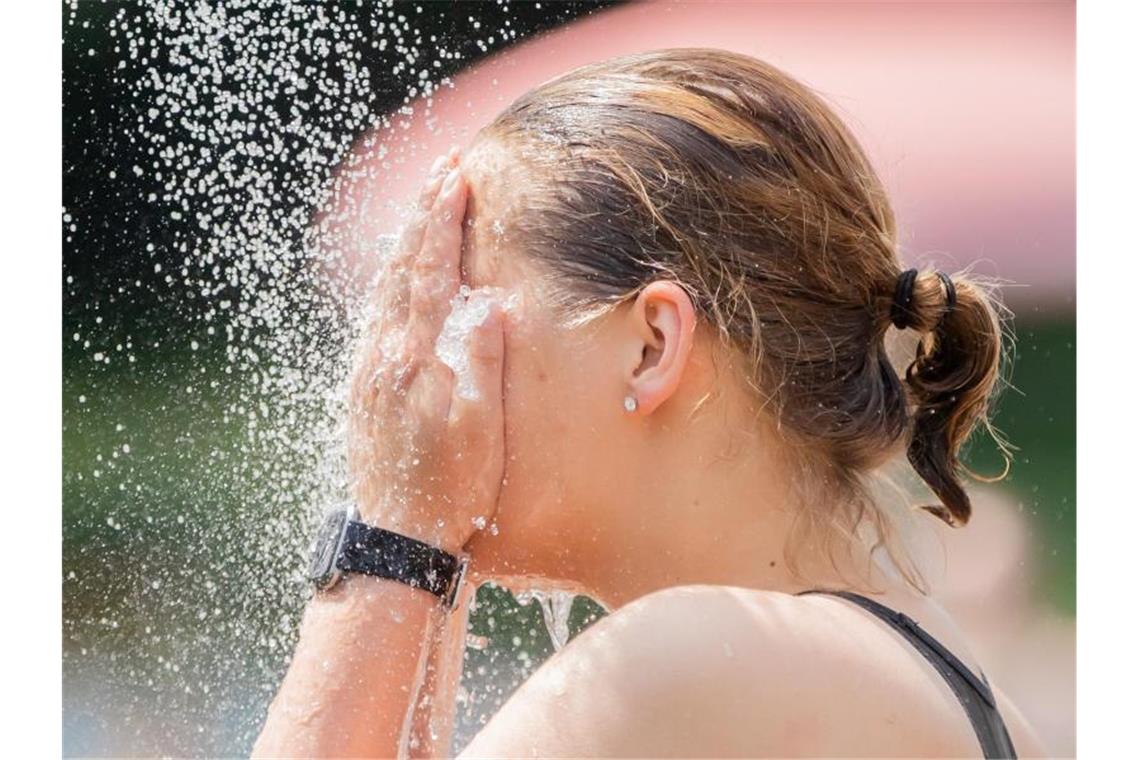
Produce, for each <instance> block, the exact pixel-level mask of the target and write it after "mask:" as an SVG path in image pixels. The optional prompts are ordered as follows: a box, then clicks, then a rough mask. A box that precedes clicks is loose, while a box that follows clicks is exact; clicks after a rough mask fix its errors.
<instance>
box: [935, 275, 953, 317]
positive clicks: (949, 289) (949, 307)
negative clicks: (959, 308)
mask: <svg viewBox="0 0 1140 760" xmlns="http://www.w3.org/2000/svg"><path fill="white" fill-rule="evenodd" d="M935 274H937V275H938V279H940V280H942V285H943V286H944V287H945V288H946V311H947V313H949V312H951V311H953V310H954V306H955V304H957V303H958V291H957V290H955V289H954V281H953V280H951V279H950V275H948V274H946V273H945V272H943V271H938V272H935Z"/></svg>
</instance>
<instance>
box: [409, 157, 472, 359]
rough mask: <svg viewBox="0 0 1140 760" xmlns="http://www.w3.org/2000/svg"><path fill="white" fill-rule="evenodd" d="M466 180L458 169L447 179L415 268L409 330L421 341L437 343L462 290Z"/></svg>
mask: <svg viewBox="0 0 1140 760" xmlns="http://www.w3.org/2000/svg"><path fill="white" fill-rule="evenodd" d="M466 211H467V183H466V181H465V180H464V179H463V176H462V174H460V173H459V171H458V170H457V169H453V170H452V171H451V172H450V173H449V174H448V177H447V180H445V181H444V183H443V187H442V188H441V189H440V191H439V195H438V196H437V197H436V199H435V205H434V206H433V207H432V211H431V218H430V220H429V221H428V227H427V230H426V232H425V234H424V243H423V247H422V248H421V249H420V254H419V256H417V257H416V260H415V263H414V265H413V267H412V283H411V313H410V315H409V320H408V329H409V330H410V331H411V333H412V334H413V335H415V336H416V339H417V341H418V342H419V343H421V344H423V345H427V346H431V345H434V343H435V339H436V337H437V336H438V335H439V330H440V327H442V325H443V320H444V319H445V318H446V317H447V314H448V312H449V311H450V306H451V299H452V298H453V297H454V296H455V294H456V293H458V292H459V279H460V274H459V256H460V249H461V248H462V246H463V217H464V215H465V213H466Z"/></svg>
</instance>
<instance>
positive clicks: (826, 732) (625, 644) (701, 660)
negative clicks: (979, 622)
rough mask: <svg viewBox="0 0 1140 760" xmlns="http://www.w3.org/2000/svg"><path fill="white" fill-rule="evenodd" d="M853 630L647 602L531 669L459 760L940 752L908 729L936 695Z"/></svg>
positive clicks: (762, 600)
mask: <svg viewBox="0 0 1140 760" xmlns="http://www.w3.org/2000/svg"><path fill="white" fill-rule="evenodd" d="M866 618H867V616H861V615H859V614H858V613H855V612H852V611H851V610H850V609H848V608H846V607H845V606H843V605H841V604H837V603H835V602H834V600H830V599H826V598H820V597H796V596H790V595H787V594H781V593H774V592H761V591H756V590H752V589H743V588H735V587H729V586H679V587H674V588H670V589H665V590H662V591H657V592H654V593H652V594H649V595H647V596H645V597H642V598H641V599H638V600H636V601H634V602H631V603H630V604H628V605H626V606H624V607H622V608H620V609H619V610H617V611H615V612H614V613H613V614H611V615H609V616H608V617H606V618H603V619H602V620H600V621H599V622H598V623H596V624H595V625H594V626H593V627H591V628H590V629H589V630H588V631H586V632H585V633H583V634H582V635H581V636H579V637H578V638H577V639H575V640H574V641H573V642H571V643H570V644H569V645H568V646H567V647H566V648H565V649H564V650H562V652H560V653H559V654H558V655H557V656H556V657H554V658H551V660H550V661H548V662H547V663H545V664H544V665H543V666H542V667H541V668H540V669H539V670H538V671H537V672H536V673H535V674H534V676H532V677H531V678H530V679H529V680H528V681H527V682H526V683H524V684H523V686H522V687H520V688H519V690H518V691H517V692H516V693H515V694H514V695H513V696H512V697H511V699H510V700H508V702H507V703H506V705H504V707H503V709H502V710H501V711H500V712H499V714H497V715H496V716H495V718H493V719H492V721H491V722H490V723H489V724H488V726H487V728H486V729H485V730H484V732H483V733H481V734H480V736H479V737H477V738H476V740H475V742H473V743H472V746H471V747H470V748H469V750H468V751H467V752H465V753H464V756H478V755H482V754H488V755H515V754H531V753H532V752H538V754H540V755H541V754H546V755H558V754H574V755H581V756H585V755H591V756H596V755H616V754H630V755H640V756H647V755H677V754H682V755H701V756H709V755H721V756H724V755H739V754H746V755H766V754H774V755H798V754H825V755H826V754H850V753H851V752H852V751H853V748H863V749H864V750H865V751H866V753H868V754H882V753H883V751H885V748H884V747H883V746H882V745H881V744H880V745H878V746H876V745H875V744H874V742H875V741H876V740H877V738H879V737H882V736H884V735H886V736H890V737H892V740H893V741H895V742H901V745H900V744H897V743H895V744H892V745H890V746H893V747H896V748H897V747H899V746H901V747H902V748H904V750H903V751H907V750H913V752H911V751H907V753H908V754H924V753H925V752H924V751H925V750H933V749H934V748H935V746H938V747H944V744H943V740H944V739H945V737H933V738H932V737H931V732H930V730H929V729H928V727H926V726H925V724H924V721H923V720H921V717H920V714H921V712H922V711H923V710H924V709H925V708H930V707H933V708H939V707H941V709H942V710H945V705H939V704H937V702H938V699H939V696H940V695H939V693H938V692H937V691H936V690H933V689H931V688H930V687H929V678H928V677H926V674H925V673H924V672H923V670H922V666H921V665H920V664H918V663H915V662H914V661H913V660H912V658H910V657H908V653H907V652H906V650H905V648H904V647H901V646H899V645H898V643H897V642H894V646H893V647H892V646H888V645H887V644H888V643H889V641H890V640H889V634H885V633H884V632H883V631H882V630H881V629H880V628H879V627H877V626H876V625H874V624H873V623H870V624H869V623H868V621H867V620H866ZM908 668H912V670H909V671H908ZM912 682H913V683H912ZM908 683H910V684H911V686H913V688H910V687H908ZM908 692H913V693H908ZM932 701H933V703H934V704H933V705H932V704H931V703H932ZM555 716H557V717H555ZM887 724H891V725H892V728H891V729H890V731H889V732H884V730H883V728H884V725H887ZM967 725H968V724H967ZM521 726H525V730H523V729H522V728H520V727H521ZM932 742H933V743H932ZM895 751H896V752H897V751H898V750H897V749H896V750H895ZM857 753H858V752H857ZM943 754H945V753H943Z"/></svg>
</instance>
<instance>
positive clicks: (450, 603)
mask: <svg viewBox="0 0 1140 760" xmlns="http://www.w3.org/2000/svg"><path fill="white" fill-rule="evenodd" d="M469 564H471V555H469V554H464V555H462V556H461V557H460V558H459V569H458V571H457V572H456V573H455V577H454V578H453V579H452V581H451V588H450V589H448V592H447V596H446V598H445V599H444V604H445V605H446V606H447V611H448V612H454V611H455V608H456V607H457V606H458V605H459V589H460V588H462V587H463V581H464V580H465V579H466V578H467V566H468V565H469Z"/></svg>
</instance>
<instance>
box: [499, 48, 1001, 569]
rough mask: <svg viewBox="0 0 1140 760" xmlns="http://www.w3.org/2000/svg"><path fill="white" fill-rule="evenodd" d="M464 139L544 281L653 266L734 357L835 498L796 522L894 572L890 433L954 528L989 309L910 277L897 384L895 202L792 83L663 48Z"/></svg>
mask: <svg viewBox="0 0 1140 760" xmlns="http://www.w3.org/2000/svg"><path fill="white" fill-rule="evenodd" d="M479 137H480V139H490V140H495V141H497V142H499V143H501V144H502V145H504V146H506V147H507V148H508V149H509V150H510V151H511V159H512V160H517V161H518V165H519V167H520V168H521V169H522V170H524V171H525V172H526V184H525V185H524V187H525V189H523V190H520V191H519V195H520V196H521V197H520V198H519V199H517V200H516V203H517V204H518V205H517V208H516V210H515V213H513V214H512V216H511V218H510V219H507V220H504V221H505V223H506V224H507V225H508V226H509V227H510V229H511V233H512V236H513V237H514V238H515V239H516V240H518V241H521V243H522V246H523V248H524V249H525V250H526V251H528V253H529V254H530V255H531V256H533V257H535V258H537V259H538V260H540V261H541V262H543V263H544V264H545V265H546V266H547V267H549V268H550V269H549V271H552V272H553V273H555V276H554V277H552V278H551V279H552V281H553V282H555V283H557V286H558V289H559V290H560V291H561V292H562V294H563V296H564V297H563V298H561V299H560V301H561V304H562V305H563V306H564V307H565V308H566V309H568V310H576V311H582V310H590V309H595V308H596V307H597V306H598V305H616V304H619V303H622V302H624V301H626V300H627V299H629V298H631V297H632V296H634V295H636V293H637V291H638V290H639V289H640V288H641V287H642V286H644V285H645V284H647V283H649V282H651V281H653V280H654V279H660V278H662V277H667V278H669V279H672V280H674V281H676V282H677V283H679V284H680V285H681V286H682V287H684V288H685V289H686V291H687V292H688V293H689V295H690V297H691V298H692V301H693V304H694V307H695V308H696V309H697V311H698V313H699V314H700V315H701V316H702V317H703V318H704V319H705V320H707V321H708V323H710V324H711V325H714V326H715V328H716V329H717V332H718V333H719V335H720V336H721V338H722V342H723V343H725V344H726V345H730V346H733V347H735V349H737V350H739V351H742V352H743V354H744V355H745V356H746V357H747V358H748V366H750V367H751V368H752V369H753V370H754V371H753V372H752V374H751V376H750V377H749V378H748V380H749V384H750V385H751V387H752V388H753V389H754V390H755V392H756V393H757V394H758V395H759V397H760V398H761V399H762V400H763V401H764V402H765V404H764V406H765V407H767V408H768V409H770V410H771V412H772V414H774V415H775V418H776V420H777V422H778V424H779V426H780V430H781V431H782V432H784V434H785V435H787V436H788V437H789V441H790V442H792V443H793V444H794V446H792V447H791V450H794V451H796V452H799V461H800V462H801V463H802V464H803V465H804V466H805V467H808V468H809V470H808V471H805V477H808V478H809V479H810V480H812V481H814V482H816V483H825V484H826V489H827V491H828V492H829V493H828V495H829V496H830V497H831V498H827V499H810V500H808V501H809V504H808V505H807V506H806V507H805V509H804V510H802V511H804V513H805V515H804V516H805V518H807V522H808V523H810V524H811V525H814V526H829V527H830V528H831V529H833V530H835V531H837V532H838V533H840V534H842V535H843V536H844V537H846V538H848V539H849V538H850V537H852V536H854V535H856V534H858V533H859V532H860V531H861V530H863V529H865V528H866V527H867V526H868V525H870V526H871V527H872V528H873V529H874V531H875V535H876V536H877V539H878V540H879V541H880V542H884V541H885V542H886V543H887V544H888V549H890V551H891V554H892V556H895V557H896V564H900V563H899V562H898V561H897V559H898V547H895V546H893V545H892V544H893V541H892V539H891V536H892V525H891V520H890V519H889V518H888V517H887V513H886V512H885V511H884V510H882V509H880V508H878V507H877V506H876V504H875V500H874V499H873V498H872V496H871V491H870V489H869V487H868V480H867V476H868V474H869V473H872V472H873V471H874V470H875V469H876V468H878V467H879V466H880V465H882V464H883V463H885V462H886V461H887V460H888V459H890V458H891V456H892V455H893V454H894V453H896V452H897V450H898V449H899V448H900V447H901V446H902V444H903V442H905V443H906V447H907V454H908V459H909V461H910V463H911V465H912V466H913V467H914V470H915V471H916V472H917V473H918V475H919V476H921V478H922V479H923V480H924V481H925V482H926V483H927V485H929V486H930V488H931V489H932V490H933V492H934V494H935V495H936V496H937V497H938V501H939V503H938V504H935V505H932V506H927V507H925V508H926V509H927V510H928V511H930V512H931V513H933V514H934V515H936V516H938V517H939V518H940V519H942V520H943V521H945V522H946V523H948V524H950V525H952V526H960V525H964V524H966V522H967V521H968V520H969V518H970V498H969V496H968V495H967V493H966V491H965V490H964V489H963V486H962V478H961V475H962V467H961V465H960V463H959V459H958V455H959V451H960V450H961V447H962V445H963V443H964V442H965V441H966V440H967V438H969V436H970V434H971V433H972V432H973V431H974V429H975V428H976V427H977V426H978V425H979V424H982V425H986V426H987V427H988V422H987V420H988V409H989V407H990V405H991V402H992V399H993V396H994V391H995V387H996V386H997V384H998V379H999V375H1000V373H999V369H1000V367H1001V364H1002V362H1001V359H1002V356H1003V350H1002V345H1003V341H1002V322H1001V320H1000V319H999V311H998V309H999V307H998V306H997V305H996V302H995V301H994V300H993V299H992V296H991V293H990V292H989V291H990V288H989V287H988V286H986V285H985V284H984V283H982V282H980V281H977V280H973V279H971V278H969V277H967V276H965V275H964V274H962V273H959V274H956V275H954V276H953V277H952V288H948V287H947V284H946V283H945V282H944V281H943V279H941V278H940V277H939V276H938V275H937V274H936V273H935V272H933V271H923V272H919V273H918V275H917V277H916V278H915V280H914V284H913V295H912V297H911V299H910V302H909V306H908V307H907V309H906V319H905V326H906V327H907V328H909V329H910V330H913V331H914V335H915V336H917V338H918V341H917V348H916V350H915V355H914V359H913V361H912V362H911V363H910V364H909V366H908V367H907V368H906V370H905V373H904V374H903V377H900V376H899V373H898V372H897V371H896V369H895V368H894V366H893V365H892V363H891V361H890V359H889V358H888V353H887V348H886V345H885V339H886V336H887V332H888V328H889V327H890V326H891V304H892V302H893V301H894V300H895V290H896V284H897V282H898V279H899V276H900V274H901V267H900V264H899V257H898V249H897V239H896V229H895V219H894V214H893V212H892V210H891V206H890V203H889V201H888V198H887V195H886V192H885V190H884V188H883V186H882V183H881V182H880V181H879V178H878V177H877V176H876V173H875V171H874V169H873V168H872V167H871V164H870V162H869V161H868V159H867V157H866V155H865V154H864V152H863V150H862V148H860V146H859V145H858V143H857V142H856V141H855V139H854V137H853V136H852V135H851V133H850V132H849V130H848V129H847V127H846V126H845V125H844V124H843V122H842V121H841V120H840V119H839V118H838V117H837V116H836V115H835V114H834V113H833V112H832V110H831V109H830V108H829V107H828V106H827V105H826V104H825V103H824V102H823V101H822V100H821V99H820V98H819V97H818V96H816V95H815V94H814V93H812V92H811V91H810V90H809V89H808V88H806V87H805V86H804V85H802V84H800V83H799V82H797V81H795V80H794V79H792V78H791V77H790V76H788V75H786V74H784V73H783V72H781V71H779V70H777V69H776V68H774V67H772V66H770V65H768V64H766V63H764V62H762V61H759V60H756V59H754V58H750V57H748V56H745V55H740V54H736V53H731V52H727V51H723V50H711V49H672V50H660V51H654V52H648V53H641V54H636V55H629V56H624V57H621V58H616V59H611V60H607V61H603V62H600V63H596V64H592V65H588V66H584V67H581V68H578V69H575V70H573V71H571V72H569V73H567V74H565V75H562V76H560V77H558V78H556V79H553V80H551V81H549V82H546V83H545V84H543V85H541V86H539V87H537V88H536V89H534V90H531V91H530V92H528V93H527V94H525V95H524V96H522V97H521V98H519V99H518V100H516V101H515V102H514V103H512V104H511V105H510V106H509V107H508V108H507V109H506V110H505V111H503V112H502V113H501V114H500V115H499V116H498V117H497V118H496V119H495V120H494V121H493V122H492V123H491V124H489V125H488V126H487V127H485V128H484V129H483V130H482V131H481V133H480V136H479ZM951 290H952V291H953V292H954V293H955V294H956V298H955V301H956V302H954V303H949V302H948V300H947V298H948V295H949V294H950V291H951ZM951 306H952V308H950V307H951ZM995 438H996V439H997V440H998V443H999V445H1001V446H1002V450H1003V451H1005V448H1004V444H1002V441H1001V439H1000V437H997V436H996V434H995ZM1007 461H1008V460H1007ZM807 473H810V476H809V475H808V474H807ZM905 565H906V566H910V563H905ZM900 566H902V565H900ZM905 572H906V571H905V570H904V573H905ZM908 577H909V576H908Z"/></svg>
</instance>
